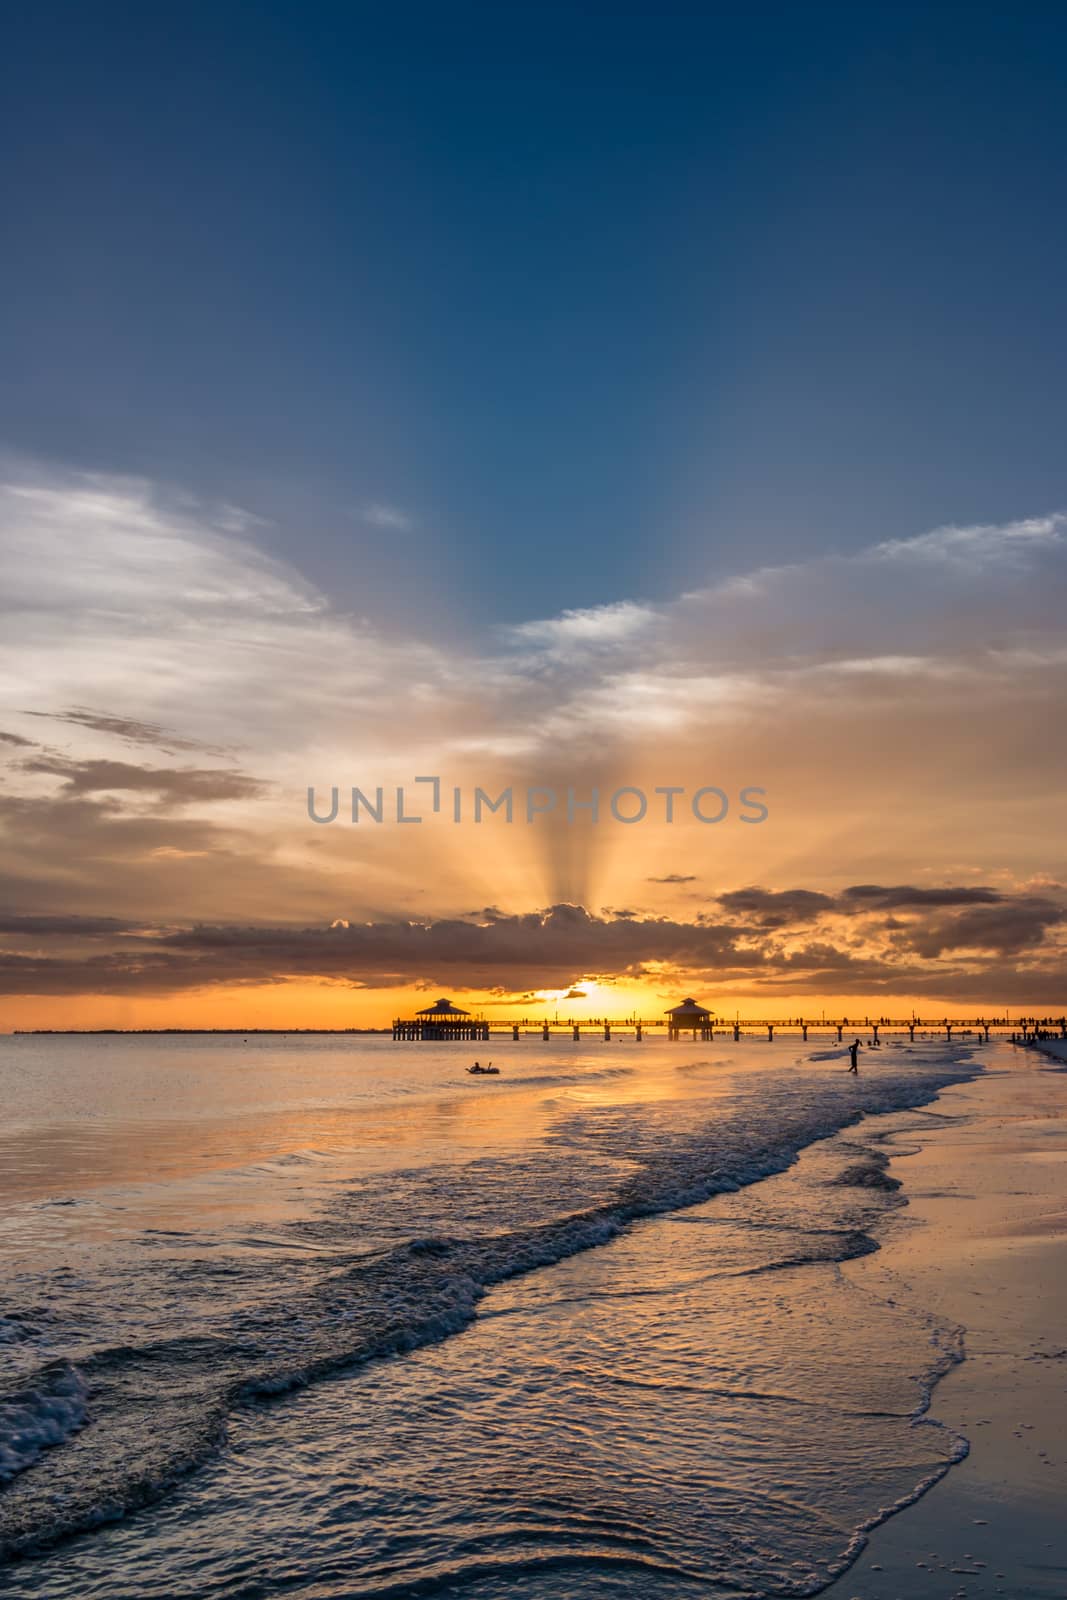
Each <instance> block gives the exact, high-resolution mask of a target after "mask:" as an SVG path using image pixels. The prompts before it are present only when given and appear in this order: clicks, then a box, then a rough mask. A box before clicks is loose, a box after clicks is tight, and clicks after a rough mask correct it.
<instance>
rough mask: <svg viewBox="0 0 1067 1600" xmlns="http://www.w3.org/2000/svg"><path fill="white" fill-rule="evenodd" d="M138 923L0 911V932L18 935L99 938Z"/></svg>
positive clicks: (120, 932) (106, 918) (100, 918)
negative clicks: (15, 913)
mask: <svg viewBox="0 0 1067 1600" xmlns="http://www.w3.org/2000/svg"><path fill="white" fill-rule="evenodd" d="M137 926H138V924H137V923H134V922H128V921H126V920H125V919H124V918H122V917H79V916H60V917H49V916H35V915H32V914H30V915H26V916H20V915H13V914H11V913H7V912H0V934H2V935H16V936H18V937H31V938H33V937H36V938H48V939H51V938H56V937H66V938H70V939H99V938H106V937H108V936H114V935H117V934H122V933H128V932H130V931H131V930H132V929H134V928H136V927H137Z"/></svg>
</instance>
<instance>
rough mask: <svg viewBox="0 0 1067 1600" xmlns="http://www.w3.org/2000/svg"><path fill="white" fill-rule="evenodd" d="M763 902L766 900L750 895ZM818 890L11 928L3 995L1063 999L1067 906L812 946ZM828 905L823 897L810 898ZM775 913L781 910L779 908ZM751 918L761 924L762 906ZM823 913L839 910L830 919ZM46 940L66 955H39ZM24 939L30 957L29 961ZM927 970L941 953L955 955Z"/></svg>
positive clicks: (1, 963) (978, 914)
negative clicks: (736, 898) (650, 903)
mask: <svg viewBox="0 0 1067 1600" xmlns="http://www.w3.org/2000/svg"><path fill="white" fill-rule="evenodd" d="M749 893H750V894H752V895H755V894H757V893H759V892H758V891H749ZM813 894H814V892H813V891H806V890H792V891H788V892H787V893H786V894H785V895H784V896H783V899H786V900H787V901H788V903H789V904H790V905H791V906H792V907H793V908H794V921H793V923H792V924H790V925H789V927H791V928H793V929H795V930H797V931H798V932H799V933H800V937H794V936H793V935H792V933H791V932H790V931H789V927H787V925H786V924H785V922H784V918H783V919H781V920H780V919H779V917H778V915H777V913H776V914H775V915H774V917H773V918H772V920H771V923H770V924H769V925H768V926H765V927H758V928H754V926H753V924H752V923H751V921H749V922H746V921H745V920H744V919H743V918H742V919H737V918H734V919H730V918H725V919H720V920H718V921H715V920H711V919H708V918H701V919H699V920H697V921H695V922H684V921H679V920H676V919H672V918H663V917H649V916H639V915H637V914H635V913H632V912H626V913H617V914H608V913H602V914H595V913H593V912H590V911H589V910H587V909H586V908H585V907H582V906H577V905H570V904H558V905H553V906H549V907H546V908H544V909H542V910H538V911H532V912H526V913H515V914H511V915H499V916H497V917H495V918H494V919H493V920H491V921H485V922H473V921H471V920H469V919H455V918H447V917H443V918H437V919H432V918H431V919H426V920H414V919H404V920H397V919H392V920H388V919H386V920H378V921H358V920H356V919H355V918H335V919H334V921H333V922H332V924H329V925H326V924H322V925H317V926H312V927H293V926H278V925H270V924H260V925H240V924H232V923H207V924H200V925H195V926H188V927H184V928H179V929H174V928H163V927H160V928H157V929H155V930H151V929H145V928H143V927H142V928H138V929H137V936H136V938H135V939H132V940H130V941H124V940H123V939H122V938H121V937H120V935H122V934H124V933H125V931H126V928H127V925H126V924H124V923H121V922H119V923H116V924H115V927H114V929H113V930H112V931H113V932H114V933H115V935H116V941H115V943H116V947H115V948H112V949H111V950H108V951H101V952H96V951H94V952H92V953H90V954H88V955H84V954H81V955H79V954H77V953H72V952H71V951H70V950H69V949H68V948H66V945H67V944H68V943H69V941H70V939H71V937H83V936H86V935H87V934H89V933H91V934H92V935H93V936H94V937H95V936H96V935H98V934H100V935H103V934H105V933H106V932H108V931H109V930H108V929H107V928H106V927H105V925H104V924H103V923H100V922H93V921H91V920H90V921H87V922H82V921H81V919H69V918H63V917H56V918H43V917H41V918H29V919H17V918H16V919H9V921H8V923H5V924H4V929H3V931H4V932H5V933H11V934H13V935H16V936H18V935H22V936H23V947H22V948H19V946H18V943H16V945H15V947H14V948H10V947H9V948H8V949H6V950H4V951H3V952H0V989H3V991H4V992H8V993H36V994H71V993H84V992H93V993H105V994H143V995H153V994H172V993H178V992H183V991H188V990H193V989H204V988H210V987H215V986H219V985H232V984H245V985H247V984H263V983H278V982H289V981H308V980H329V981H335V982H342V983H348V984H351V985H353V986H356V987H360V988H382V989H388V988H390V987H397V986H401V985H417V986H421V987H429V988H437V987H441V988H442V989H447V988H451V989H454V990H455V989H459V990H468V989H469V990H479V989H481V990H487V991H494V990H495V991H502V992H503V991H511V992H512V993H516V992H521V993H527V994H528V993H530V992H532V991H534V990H537V989H560V990H565V991H569V993H568V998H578V995H577V993H576V991H578V990H580V988H581V985H582V982H583V980H596V979H598V978H599V979H601V981H604V980H611V979H614V980H619V979H627V978H629V979H632V980H634V981H638V980H643V981H645V982H646V983H647V982H652V983H654V984H655V985H656V987H657V988H660V989H661V990H662V989H663V988H664V987H667V988H670V987H679V986H683V987H686V988H689V989H692V990H694V991H697V990H701V989H703V990H705V991H706V992H710V993H711V994H712V995H714V996H719V997H721V996H723V995H724V994H725V995H729V994H734V995H736V994H738V993H746V992H751V991H752V989H753V988H755V989H758V990H759V991H760V992H766V993H770V994H773V993H775V992H776V991H780V992H782V993H783V994H797V995H800V994H818V993H820V992H821V993H823V994H826V993H833V994H837V995H845V994H856V995H875V994H886V995H892V994H908V995H915V996H918V995H931V996H938V997H940V998H942V999H944V1000H948V1001H951V1000H966V999H969V998H973V997H978V996H982V997H984V998H985V999H986V1000H987V1001H989V1000H992V1001H995V1000H998V999H999V1000H1004V1001H1015V1000H1018V999H1020V998H1022V997H1023V996H1029V997H1032V998H1035V999H1036V997H1037V996H1039V995H1040V996H1042V997H1043V1003H1045V1004H1055V1003H1057V1001H1061V1000H1062V998H1063V975H1064V968H1063V952H1062V948H1061V946H1060V944H1059V943H1058V941H1057V938H1056V930H1058V929H1059V928H1060V927H1061V926H1062V925H1063V924H1064V922H1065V920H1067V906H1065V905H1064V904H1061V903H1059V902H1057V901H1053V900H1051V899H1047V898H1045V899H1043V898H1041V897H1040V896H1033V895H1028V894H1018V895H1015V896H1013V897H1010V898H1009V897H1002V898H1001V900H1000V901H999V902H998V903H997V904H995V905H994V904H991V905H976V906H972V907H970V908H968V909H966V910H962V911H959V912H956V913H952V914H949V915H948V916H947V917H946V913H945V912H944V910H943V909H942V908H940V907H924V908H921V909H918V910H916V911H914V912H913V913H912V917H913V920H912V921H911V922H910V923H909V925H908V928H907V931H906V934H905V935H904V936H902V935H901V933H900V932H899V930H896V929H890V930H885V931H881V932H878V931H875V932H872V933H871V934H869V935H868V936H867V937H866V939H865V940H864V941H863V942H862V943H859V944H857V943H856V941H855V939H854V938H852V937H851V936H848V935H847V930H846V929H845V928H843V927H842V926H841V925H838V926H836V927H835V926H834V924H833V923H832V922H830V923H828V924H825V925H824V928H825V931H820V932H819V934H818V935H817V936H812V935H811V934H810V933H804V931H803V927H804V923H805V922H806V921H807V920H808V909H809V908H808V904H807V902H806V901H805V900H804V899H803V898H802V897H803V896H807V895H813ZM815 898H817V899H820V900H823V899H825V898H826V897H823V896H818V895H815ZM779 903H781V902H779ZM752 905H756V914H757V918H758V916H759V915H760V914H761V906H760V904H759V903H758V902H750V904H749V909H750V910H751V906H752ZM826 914H827V915H829V913H826ZM50 938H55V940H56V942H57V943H58V944H60V945H63V946H64V948H62V949H61V950H59V951H57V952H56V953H55V954H50V953H48V951H47V949H44V948H42V944H43V945H45V946H46V945H47V944H48V941H49V939H50ZM26 941H28V942H29V943H30V944H31V945H32V946H33V948H32V949H28V950H27V949H26V948H25V947H24V945H25V942H26ZM947 953H951V955H952V959H948V960H945V959H942V960H940V961H939V962H938V963H937V964H933V965H932V964H931V959H930V958H931V956H932V955H933V956H937V957H945V956H946V954H947Z"/></svg>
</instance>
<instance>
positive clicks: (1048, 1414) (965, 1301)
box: [822, 1051, 1067, 1600]
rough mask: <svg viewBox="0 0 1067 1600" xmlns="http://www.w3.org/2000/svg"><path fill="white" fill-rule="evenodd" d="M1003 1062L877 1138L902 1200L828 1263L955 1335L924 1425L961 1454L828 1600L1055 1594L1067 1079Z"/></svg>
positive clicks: (1064, 1411)
mask: <svg viewBox="0 0 1067 1600" xmlns="http://www.w3.org/2000/svg"><path fill="white" fill-rule="evenodd" d="M997 1054H999V1052H998V1053H997ZM1013 1055H1014V1058H1015V1059H1013V1057H1012V1056H1008V1058H1007V1061H1006V1062H1005V1061H1004V1059H1003V1057H1002V1058H1001V1060H999V1061H998V1059H997V1055H994V1056H993V1057H992V1059H991V1060H990V1062H989V1065H988V1067H987V1070H986V1072H985V1074H984V1075H983V1076H981V1077H979V1078H977V1079H975V1080H973V1081H972V1082H969V1083H965V1084H955V1085H952V1086H950V1087H949V1088H947V1089H944V1090H942V1091H941V1093H940V1095H939V1096H938V1099H937V1101H936V1102H934V1106H935V1108H936V1109H935V1110H934V1111H933V1112H931V1113H929V1116H928V1126H927V1128H919V1129H916V1130H915V1131H914V1133H912V1132H911V1131H908V1132H891V1133H888V1134H886V1135H885V1136H884V1138H883V1139H882V1140H881V1141H880V1143H881V1145H882V1148H883V1149H884V1151H885V1153H886V1154H887V1155H888V1156H889V1158H890V1162H889V1170H890V1172H891V1173H892V1175H893V1176H894V1177H897V1178H899V1179H901V1180H902V1181H903V1185H904V1189H903V1192H904V1194H905V1196H906V1197H907V1201H908V1205H907V1208H906V1209H905V1210H903V1211H901V1212H898V1213H896V1214H895V1215H894V1216H893V1219H892V1221H891V1222H889V1224H888V1226H887V1227H886V1228H885V1229H884V1230H880V1238H879V1244H880V1249H879V1250H878V1251H877V1252H876V1253H875V1254H873V1255H871V1256H866V1257H862V1258H859V1259H857V1260H853V1261H849V1262H846V1263H843V1265H842V1269H841V1270H842V1272H843V1273H844V1275H845V1276H846V1277H847V1278H848V1279H849V1281H850V1282H851V1283H852V1284H854V1285H855V1286H856V1287H857V1288H859V1289H861V1290H863V1291H864V1292H866V1293H868V1294H870V1295H872V1296H873V1297H875V1298H878V1299H881V1300H883V1301H890V1302H892V1303H902V1302H908V1303H915V1304H917V1305H920V1306H923V1307H925V1308H926V1309H927V1310H929V1311H931V1312H934V1313H936V1314H937V1315H938V1316H939V1317H943V1318H944V1319H945V1320H946V1321H947V1322H950V1323H953V1324H955V1325H957V1326H959V1327H960V1329H961V1331H962V1339H963V1351H964V1359H963V1361H962V1362H961V1363H959V1364H958V1365H957V1366H955V1367H953V1368H951V1369H950V1370H949V1371H948V1372H946V1373H945V1374H944V1376H943V1377H942V1378H941V1379H940V1380H939V1381H938V1383H937V1384H936V1387H935V1389H934V1393H933V1399H932V1403H931V1406H930V1409H929V1412H928V1415H929V1416H930V1417H931V1419H933V1420H936V1421H937V1422H939V1423H940V1424H942V1425H943V1426H945V1427H946V1428H948V1429H949V1430H950V1431H952V1432H954V1433H957V1434H959V1435H961V1436H962V1437H963V1438H964V1439H965V1440H966V1441H967V1442H968V1445H969V1450H968V1453H967V1454H966V1456H965V1457H964V1458H963V1459H961V1460H960V1461H959V1462H957V1463H956V1464H954V1465H953V1466H951V1467H950V1469H949V1470H948V1472H947V1473H946V1474H945V1475H944V1476H942V1477H941V1478H940V1479H939V1480H938V1481H937V1482H936V1483H934V1484H932V1485H931V1486H930V1488H929V1489H927V1490H926V1491H925V1493H923V1494H922V1495H921V1496H920V1497H919V1498H918V1499H917V1500H916V1501H915V1502H914V1503H913V1504H912V1505H910V1506H907V1507H905V1508H903V1509H901V1510H899V1511H894V1512H892V1513H891V1514H890V1515H888V1516H887V1517H886V1518H885V1520H883V1521H880V1522H878V1523H877V1524H876V1525H875V1526H873V1527H872V1528H871V1530H870V1531H869V1532H868V1534H867V1536H866V1542H865V1545H864V1548H863V1550H862V1551H861V1552H860V1554H859V1555H858V1556H857V1558H856V1560H855V1561H854V1562H853V1563H852V1565H851V1566H850V1567H849V1568H848V1570H847V1571H846V1572H845V1573H844V1574H843V1575H842V1576H841V1577H840V1578H838V1579H836V1580H835V1581H834V1582H833V1583H832V1584H831V1585H830V1586H829V1587H828V1588H826V1589H824V1590H823V1591H822V1592H823V1594H824V1595H826V1596H827V1597H829V1600H901V1597H903V1596H907V1600H954V1597H960V1600H963V1597H964V1596H966V1597H967V1600H994V1597H1001V1600H1003V1597H1010V1600H1061V1597H1062V1595H1063V1594H1064V1593H1067V1538H1065V1536H1064V1533H1063V1530H1062V1510H1061V1508H1062V1505H1063V1503H1064V1500H1065V1499H1067V1450H1065V1449H1064V1448H1063V1445H1062V1435H1063V1432H1064V1428H1065V1426H1067V1348H1065V1346H1067V1336H1065V1333H1064V1330H1065V1328H1067V1083H1064V1080H1063V1076H1062V1069H1061V1068H1058V1067H1055V1066H1051V1065H1048V1064H1046V1061H1047V1058H1045V1059H1042V1058H1041V1057H1035V1056H1034V1055H1033V1054H1031V1052H1030V1051H1027V1052H1025V1053H1024V1052H1022V1051H1018V1052H1014V1053H1013ZM1049 1055H1051V1056H1053V1059H1057V1060H1059V1059H1063V1057H1061V1056H1060V1053H1059V1052H1058V1051H1057V1052H1049ZM935 1118H936V1119H940V1121H941V1126H937V1123H936V1121H935Z"/></svg>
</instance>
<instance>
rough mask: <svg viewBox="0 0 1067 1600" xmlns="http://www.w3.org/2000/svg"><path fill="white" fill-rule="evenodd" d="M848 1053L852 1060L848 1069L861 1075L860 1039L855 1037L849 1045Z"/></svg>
mask: <svg viewBox="0 0 1067 1600" xmlns="http://www.w3.org/2000/svg"><path fill="white" fill-rule="evenodd" d="M848 1053H849V1057H850V1060H851V1065H850V1066H849V1069H848V1070H849V1071H850V1072H854V1073H856V1075H857V1076H859V1070H860V1066H859V1054H860V1042H859V1040H858V1039H853V1041H852V1043H851V1044H850V1045H849V1047H848Z"/></svg>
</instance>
